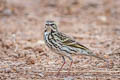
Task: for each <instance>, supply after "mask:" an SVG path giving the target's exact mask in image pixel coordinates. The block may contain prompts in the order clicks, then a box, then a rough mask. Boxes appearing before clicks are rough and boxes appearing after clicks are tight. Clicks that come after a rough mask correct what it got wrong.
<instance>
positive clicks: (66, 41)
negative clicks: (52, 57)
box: [44, 20, 106, 74]
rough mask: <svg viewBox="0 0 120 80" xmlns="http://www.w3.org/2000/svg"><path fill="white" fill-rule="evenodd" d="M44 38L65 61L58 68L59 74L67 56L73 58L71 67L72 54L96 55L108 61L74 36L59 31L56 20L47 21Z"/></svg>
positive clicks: (49, 46) (51, 48)
mask: <svg viewBox="0 0 120 80" xmlns="http://www.w3.org/2000/svg"><path fill="white" fill-rule="evenodd" d="M44 40H45V44H46V45H47V46H48V48H50V50H52V51H53V52H55V53H57V54H59V55H60V56H61V57H62V58H63V61H64V63H63V64H62V66H61V68H60V69H59V70H58V74H59V72H60V71H61V69H62V68H63V66H64V64H65V63H66V61H65V58H64V57H65V56H66V57H68V58H69V59H70V60H71V63H70V68H71V66H72V63H73V59H72V55H86V56H94V57H96V58H99V59H102V60H104V61H106V60H105V59H104V58H102V57H99V56H97V55H96V54H94V53H93V52H92V51H91V50H89V49H88V48H87V47H85V46H83V45H81V44H80V43H79V42H77V41H75V40H74V39H73V38H71V37H69V36H67V35H66V34H64V33H61V32H59V30H58V27H57V25H56V24H55V22H54V21H51V20H50V21H46V23H45V31H44Z"/></svg>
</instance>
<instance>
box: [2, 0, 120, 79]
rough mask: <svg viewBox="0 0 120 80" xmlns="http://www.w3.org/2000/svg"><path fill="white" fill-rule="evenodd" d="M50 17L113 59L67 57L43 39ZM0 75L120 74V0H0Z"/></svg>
mask: <svg viewBox="0 0 120 80" xmlns="http://www.w3.org/2000/svg"><path fill="white" fill-rule="evenodd" d="M46 20H54V21H55V22H56V23H57V25H58V26H59V31H61V32H63V33H65V34H67V35H69V36H71V37H73V38H74V39H76V40H77V41H78V42H80V43H81V44H83V45H85V46H87V47H88V48H89V49H91V50H92V51H93V52H94V53H95V54H97V55H98V56H102V57H103V58H105V59H106V60H108V63H106V62H104V61H102V60H99V59H96V58H94V57H89V56H80V55H79V56H78V55H76V56H73V61H74V63H73V65H72V68H71V70H70V73H69V74H68V73H67V72H68V70H69V65H70V61H69V60H68V59H67V58H66V62H67V63H66V64H65V66H64V68H63V69H62V71H61V73H60V75H58V76H56V74H57V71H58V70H59V68H60V67H61V65H62V63H63V61H62V58H61V57H60V56H59V55H57V54H55V53H53V52H52V51H51V50H49V49H48V48H47V47H46V46H45V44H44V39H43V34H44V25H45V21H46ZM0 80H120V0H99V1H98V0H29V1H28V0H0Z"/></svg>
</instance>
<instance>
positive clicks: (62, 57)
mask: <svg viewBox="0 0 120 80" xmlns="http://www.w3.org/2000/svg"><path fill="white" fill-rule="evenodd" d="M62 58H63V61H64V62H63V64H62V66H61V68H60V69H59V70H58V73H57V75H59V74H60V71H61V70H62V68H63V66H64V64H65V63H66V62H65V58H64V56H62Z"/></svg>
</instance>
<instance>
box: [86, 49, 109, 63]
mask: <svg viewBox="0 0 120 80" xmlns="http://www.w3.org/2000/svg"><path fill="white" fill-rule="evenodd" d="M88 54H89V56H93V57H95V58H98V59H101V60H103V61H105V62H106V61H107V60H105V59H104V58H102V57H99V56H97V55H96V54H94V53H93V52H91V51H89V53H88Z"/></svg>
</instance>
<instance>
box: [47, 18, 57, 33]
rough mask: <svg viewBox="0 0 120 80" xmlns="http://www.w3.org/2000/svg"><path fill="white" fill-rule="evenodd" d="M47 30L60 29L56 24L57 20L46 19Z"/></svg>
mask: <svg viewBox="0 0 120 80" xmlns="http://www.w3.org/2000/svg"><path fill="white" fill-rule="evenodd" d="M45 31H47V32H51V31H53V32H55V31H58V29H57V25H56V24H55V22H54V21H50V20H49V21H46V23H45Z"/></svg>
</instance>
